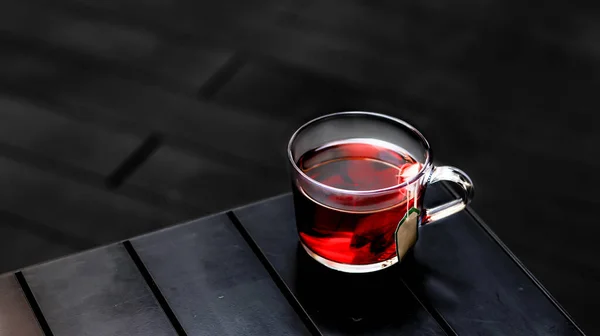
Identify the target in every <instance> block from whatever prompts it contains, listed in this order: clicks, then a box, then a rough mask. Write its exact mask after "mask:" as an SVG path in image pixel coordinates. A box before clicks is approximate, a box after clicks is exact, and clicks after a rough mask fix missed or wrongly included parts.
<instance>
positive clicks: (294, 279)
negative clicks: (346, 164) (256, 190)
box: [234, 195, 446, 335]
mask: <svg viewBox="0 0 600 336" xmlns="http://www.w3.org/2000/svg"><path fill="white" fill-rule="evenodd" d="M234 213H235V215H236V216H237V217H238V218H239V220H240V222H241V223H242V225H243V226H244V228H245V229H246V230H247V231H248V233H249V234H250V236H252V238H253V239H254V241H255V242H256V243H257V244H258V246H259V247H260V249H261V250H262V252H263V253H264V254H265V256H266V258H267V260H268V261H269V262H270V263H271V264H272V265H273V267H274V268H275V269H276V270H277V272H278V274H279V275H280V276H281V277H282V278H283V280H284V281H285V282H286V284H287V285H288V287H289V288H290V289H291V291H292V292H293V293H294V295H295V296H296V298H297V299H298V300H299V302H300V303H301V304H302V305H303V307H304V308H305V309H306V311H307V312H308V314H309V315H310V317H311V318H312V319H313V320H314V321H315V323H316V324H317V326H318V327H319V329H320V330H321V332H322V333H323V334H325V335H351V334H355V335H363V334H369V335H446V333H445V332H444V331H443V329H442V328H441V326H440V325H439V324H438V323H437V322H436V320H435V319H434V318H433V317H432V316H431V315H430V314H429V313H428V312H427V311H426V310H425V309H424V308H423V307H422V306H421V305H420V304H419V302H418V301H417V300H416V299H415V298H414V297H413V296H412V295H411V293H410V292H409V291H408V289H407V288H406V287H405V286H404V285H403V283H402V279H401V278H400V274H399V272H398V271H399V268H390V269H388V270H385V271H380V272H375V273H372V274H345V273H341V272H337V271H332V270H329V269H327V268H325V267H323V266H321V265H318V264H316V262H314V261H313V260H312V259H310V258H309V257H308V256H307V254H306V253H305V252H304V251H303V250H302V249H301V248H299V246H298V238H297V233H296V227H295V224H294V223H295V221H294V212H293V204H292V198H291V196H289V195H287V196H282V197H278V198H274V199H271V200H269V201H265V202H261V203H257V204H255V205H251V206H247V207H244V208H240V209H238V210H236V211H234Z"/></svg>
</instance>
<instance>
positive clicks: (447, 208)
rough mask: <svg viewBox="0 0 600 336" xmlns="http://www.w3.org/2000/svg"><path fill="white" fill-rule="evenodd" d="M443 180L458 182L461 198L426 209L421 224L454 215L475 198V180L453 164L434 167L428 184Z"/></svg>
mask: <svg viewBox="0 0 600 336" xmlns="http://www.w3.org/2000/svg"><path fill="white" fill-rule="evenodd" d="M441 181H448V182H453V183H455V184H457V185H458V186H459V187H461V189H462V194H461V195H460V198H457V199H454V200H452V201H450V202H448V203H444V204H442V205H438V206H436V207H435V208H431V209H424V214H423V218H422V220H421V225H425V224H429V223H432V222H435V221H438V220H440V219H442V218H446V217H448V216H450V215H453V214H455V213H457V212H459V211H461V210H463V209H464V208H465V207H466V206H467V204H469V202H471V199H473V195H474V192H475V189H474V188H473V181H471V178H470V177H469V176H468V175H467V174H465V172H463V171H462V170H460V169H458V168H455V167H451V166H440V167H434V168H433V172H432V173H431V177H430V178H429V182H428V185H430V184H434V183H437V182H441Z"/></svg>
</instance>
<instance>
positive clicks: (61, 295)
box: [23, 245, 176, 336]
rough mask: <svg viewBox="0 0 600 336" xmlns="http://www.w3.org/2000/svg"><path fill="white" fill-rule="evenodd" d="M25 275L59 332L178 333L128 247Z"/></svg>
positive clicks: (49, 265)
mask: <svg viewBox="0 0 600 336" xmlns="http://www.w3.org/2000/svg"><path fill="white" fill-rule="evenodd" d="M23 273H24V275H25V278H26V280H27V283H28V284H29V287H30V288H31V291H32V292H33V295H34V296H35V299H36V301H37V303H38V304H39V306H40V308H41V310H42V312H43V314H44V317H45V318H46V320H47V322H48V324H49V326H50V328H51V329H52V332H53V333H54V334H55V335H64V336H71V335H73V336H80V335H89V336H94V335H98V336H100V335H140V336H141V335H143V336H146V335H176V333H175V330H174V329H173V328H172V326H171V324H170V323H169V320H168V319H167V317H166V315H165V314H164V312H163V311H162V309H161V307H160V306H159V305H158V303H157V301H156V299H155V298H154V296H153V295H152V293H151V291H150V290H149V288H148V286H147V284H146V283H145V281H144V278H143V277H142V276H141V274H140V273H139V272H138V269H137V267H136V266H135V264H134V263H133V261H132V260H131V258H130V257H129V255H128V254H127V252H126V250H125V248H124V247H123V246H122V245H111V246H107V247H103V248H101V249H97V250H92V251H88V252H85V253H81V254H77V255H74V256H71V257H68V258H65V259H60V260H57V261H54V262H51V263H47V264H44V265H40V266H36V267H32V268H29V269H26V270H25V271H23Z"/></svg>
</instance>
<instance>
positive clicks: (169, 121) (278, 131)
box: [52, 74, 293, 169]
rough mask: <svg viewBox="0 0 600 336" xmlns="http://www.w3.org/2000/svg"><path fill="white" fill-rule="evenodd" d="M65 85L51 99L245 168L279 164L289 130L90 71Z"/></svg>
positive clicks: (239, 112)
mask: <svg viewBox="0 0 600 336" xmlns="http://www.w3.org/2000/svg"><path fill="white" fill-rule="evenodd" d="M68 87H70V89H69V90H61V91H60V92H56V93H55V94H54V95H53V97H52V99H54V100H55V101H57V102H59V103H61V104H65V105H66V106H68V107H71V108H75V109H78V111H79V112H78V113H81V114H86V115H87V117H88V118H93V119H100V120H107V119H109V121H107V122H108V123H111V124H112V123H119V124H121V127H124V128H128V129H136V128H140V127H144V128H146V129H152V130H155V131H158V132H161V133H163V134H166V135H167V138H168V139H171V141H175V142H177V143H178V144H179V143H181V142H182V141H181V140H183V142H185V143H187V144H188V145H191V146H190V147H191V148H192V149H195V150H197V151H199V152H200V153H201V154H203V155H210V156H211V157H212V158H215V159H217V158H221V159H223V160H227V161H228V162H229V163H236V164H239V163H240V160H245V161H249V162H253V163H254V164H253V165H248V168H249V169H252V167H253V166H261V167H264V166H267V167H268V166H271V167H273V166H274V165H273V164H272V162H279V165H278V166H279V167H281V163H283V162H285V143H286V141H287V139H288V138H289V136H290V135H291V131H293V129H291V127H290V126H288V125H286V124H285V123H283V122H280V121H275V120H271V119H266V118H262V117H261V116H257V115H256V114H253V113H248V112H247V111H241V110H234V109H228V108H223V107H222V106H219V105H217V104H210V103H203V102H198V101H196V100H195V99H189V98H187V97H185V96H183V95H179V94H174V93H169V92H166V91H164V90H162V89H160V88H157V87H153V86H148V85H143V84H140V83H137V82H135V81H131V80H127V79H123V78H119V77H116V76H110V75H102V74H94V76H89V77H86V80H85V83H77V84H75V83H69V84H68ZM96 116H97V117H96Z"/></svg>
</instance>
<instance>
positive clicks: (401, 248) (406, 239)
mask: <svg viewBox="0 0 600 336" xmlns="http://www.w3.org/2000/svg"><path fill="white" fill-rule="evenodd" d="M420 214H421V212H420V211H419V209H417V208H414V207H413V208H410V209H409V210H408V211H407V212H406V215H404V217H402V219H401V220H400V222H399V223H398V228H396V233H395V235H394V237H395V238H396V254H397V255H398V261H401V260H402V258H404V255H406V252H408V250H409V249H410V248H411V247H412V246H413V245H415V243H416V242H417V227H418V222H419V215H420Z"/></svg>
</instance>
